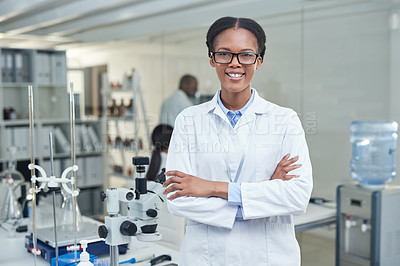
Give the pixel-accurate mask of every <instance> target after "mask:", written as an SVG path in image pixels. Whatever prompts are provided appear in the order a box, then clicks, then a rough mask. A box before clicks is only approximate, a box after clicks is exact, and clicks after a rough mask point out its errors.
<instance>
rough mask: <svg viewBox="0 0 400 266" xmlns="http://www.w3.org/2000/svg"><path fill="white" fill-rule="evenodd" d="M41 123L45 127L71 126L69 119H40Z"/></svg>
mask: <svg viewBox="0 0 400 266" xmlns="http://www.w3.org/2000/svg"><path fill="white" fill-rule="evenodd" d="M40 121H41V122H42V124H43V125H54V124H57V125H62V124H69V123H70V122H69V119H68V118H60V119H56V118H52V119H40Z"/></svg>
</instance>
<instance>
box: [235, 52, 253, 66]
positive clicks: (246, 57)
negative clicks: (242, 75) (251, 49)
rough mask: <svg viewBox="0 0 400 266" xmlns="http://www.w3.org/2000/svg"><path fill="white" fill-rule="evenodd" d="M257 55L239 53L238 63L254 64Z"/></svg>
mask: <svg viewBox="0 0 400 266" xmlns="http://www.w3.org/2000/svg"><path fill="white" fill-rule="evenodd" d="M256 59H257V55H256V54H253V53H240V54H239V61H240V63H241V64H246V65H251V64H254V63H255V62H256Z"/></svg>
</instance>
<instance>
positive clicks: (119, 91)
mask: <svg viewBox="0 0 400 266" xmlns="http://www.w3.org/2000/svg"><path fill="white" fill-rule="evenodd" d="M107 93H109V94H113V93H132V87H130V88H127V89H122V88H121V89H110V90H107Z"/></svg>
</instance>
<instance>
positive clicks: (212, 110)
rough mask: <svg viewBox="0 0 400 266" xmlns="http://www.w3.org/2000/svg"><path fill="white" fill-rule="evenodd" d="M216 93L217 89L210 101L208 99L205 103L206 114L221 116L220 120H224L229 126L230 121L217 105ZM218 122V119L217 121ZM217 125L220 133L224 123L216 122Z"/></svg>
mask: <svg viewBox="0 0 400 266" xmlns="http://www.w3.org/2000/svg"><path fill="white" fill-rule="evenodd" d="M218 93H219V91H217V93H216V94H215V95H214V97H213V98H212V100H211V101H209V102H208V103H207V104H208V106H207V108H206V110H207V113H208V115H212V116H215V115H216V116H219V118H221V120H222V121H225V122H226V123H227V124H228V125H229V126H230V122H229V119H228V118H227V117H226V115H225V114H224V112H223V111H222V109H221V107H220V106H219V105H218V101H217V98H218ZM215 118H216V117H212V119H215ZM218 122H220V121H218ZM217 124H218V125H220V127H219V128H217V129H216V130H217V132H218V133H220V130H221V128H222V127H223V126H224V125H225V123H217Z"/></svg>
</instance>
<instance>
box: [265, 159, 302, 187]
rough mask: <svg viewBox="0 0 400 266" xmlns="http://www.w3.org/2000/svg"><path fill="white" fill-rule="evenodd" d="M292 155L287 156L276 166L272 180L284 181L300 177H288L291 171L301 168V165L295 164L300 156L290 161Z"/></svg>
mask: <svg viewBox="0 0 400 266" xmlns="http://www.w3.org/2000/svg"><path fill="white" fill-rule="evenodd" d="M289 157H290V154H289V153H288V154H286V155H285V156H284V157H283V158H282V160H281V161H280V162H279V163H278V165H277V166H276V169H275V172H274V174H273V175H272V177H271V179H270V180H274V179H282V180H284V181H285V180H290V179H292V178H295V177H299V176H298V175H288V174H287V173H289V172H290V171H293V170H295V169H298V168H300V167H301V164H294V163H295V162H297V160H298V159H299V156H295V157H293V158H291V159H289Z"/></svg>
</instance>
